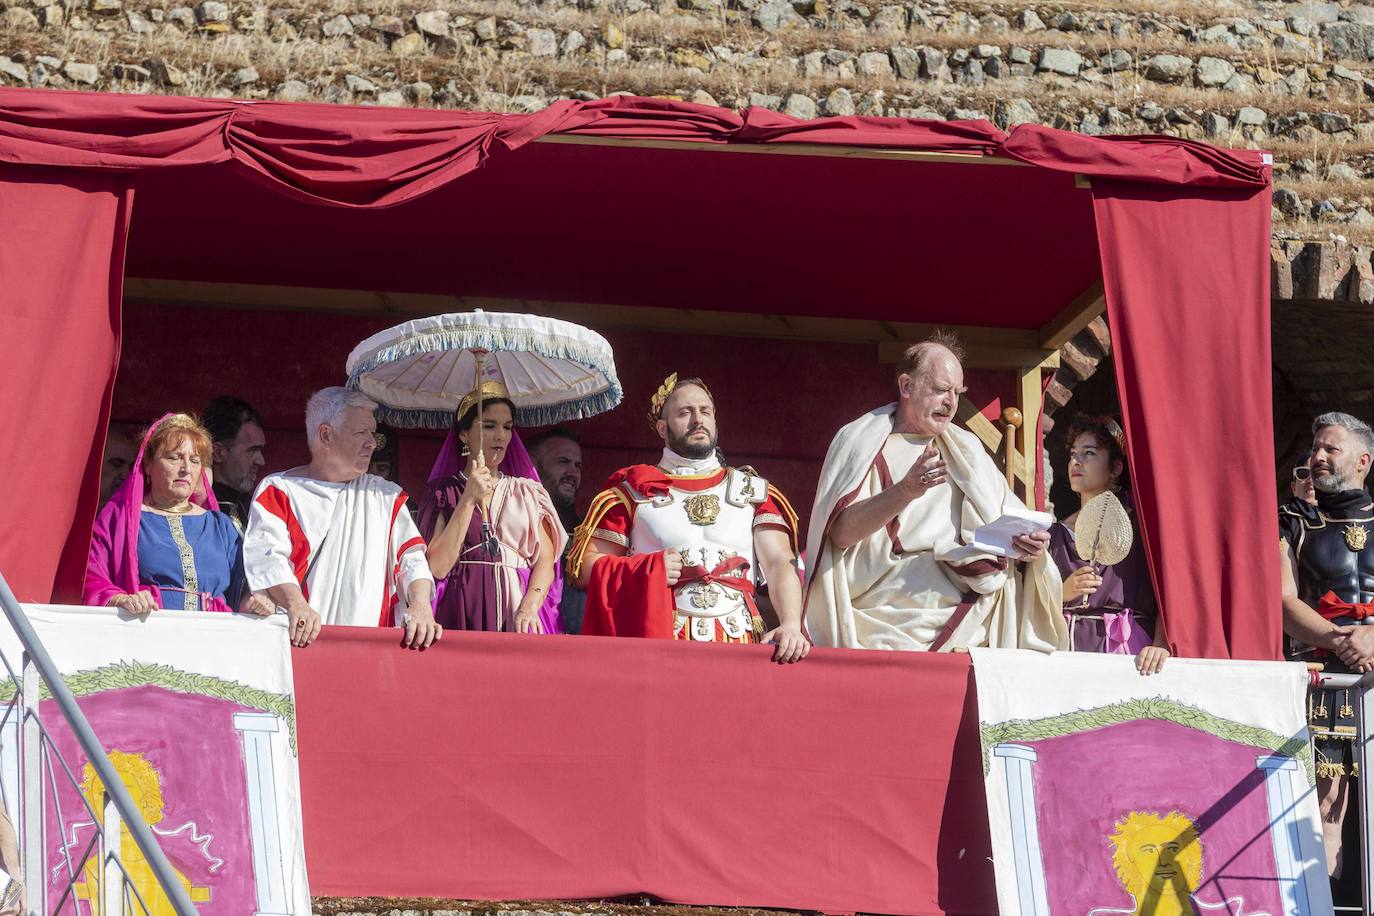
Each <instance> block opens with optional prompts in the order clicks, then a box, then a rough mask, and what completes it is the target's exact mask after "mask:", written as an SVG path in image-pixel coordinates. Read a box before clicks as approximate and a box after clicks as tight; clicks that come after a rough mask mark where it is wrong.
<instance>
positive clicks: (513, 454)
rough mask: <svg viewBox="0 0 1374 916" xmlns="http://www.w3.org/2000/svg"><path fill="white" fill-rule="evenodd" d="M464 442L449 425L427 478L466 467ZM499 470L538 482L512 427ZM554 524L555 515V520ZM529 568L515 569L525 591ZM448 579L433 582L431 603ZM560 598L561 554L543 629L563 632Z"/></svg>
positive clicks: (536, 472)
mask: <svg viewBox="0 0 1374 916" xmlns="http://www.w3.org/2000/svg"><path fill="white" fill-rule="evenodd" d="M462 449H463V444H462V442H460V441H459V439H458V434H457V433H456V432H454V430H453V427H452V425H450V426H449V430H448V437H447V438H445V439H444V445H443V448H441V449H439V457H438V458H436V459H434V467H433V469H432V470H430V472H429V479H430V480H443V479H445V478H448V477H453V476H454V475H456V474H458V473H460V472H461V471H462V470H463V469H464V468H466V467H467V459H466V458H464V457H463V454H462ZM498 470H499V471H500V472H501V473H502V474H505V475H507V476H508V477H524V478H526V479H528V480H533V481H534V482H535V483H539V469H538V468H536V467H535V466H534V459H533V458H531V457H530V453H529V451H528V450H526V448H525V443H524V442H522V441H521V440H520V434H519V433H518V432H516V431H515V430H512V431H511V437H510V444H509V445H507V446H506V457H504V458H502V459H501V466H500V467H499V468H498ZM554 521H555V524H557V519H555V520H554ZM531 572H533V570H532V569H517V570H516V574H517V575H518V576H519V577H520V589H521V591H524V590H525V589H527V588H529V585H530V573H531ZM446 581H447V580H443V581H437V582H435V583H434V588H435V594H434V603H435V604H436V605H437V604H438V603H439V598H440V596H442V595H443V593H444V585H445V582H446ZM562 600H563V563H562V560H561V558H559V559H556V560H555V561H554V564H553V582H552V583H551V584H550V585H549V593H548V595H547V596H546V597H545V598H544V603H543V605H541V606H540V608H539V621H540V622H541V623H542V624H543V625H544V632H545V633H562V632H563V618H562V616H561V615H560V614H559V612H558V606H559V604H561V603H562Z"/></svg>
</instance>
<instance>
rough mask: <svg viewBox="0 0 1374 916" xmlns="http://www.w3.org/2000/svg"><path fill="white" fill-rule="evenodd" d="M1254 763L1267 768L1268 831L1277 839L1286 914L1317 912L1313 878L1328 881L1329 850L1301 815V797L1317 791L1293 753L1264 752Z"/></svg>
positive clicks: (1300, 915) (1298, 915)
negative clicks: (1290, 754)
mask: <svg viewBox="0 0 1374 916" xmlns="http://www.w3.org/2000/svg"><path fill="white" fill-rule="evenodd" d="M1255 767H1256V768H1257V769H1260V770H1263V771H1264V789H1265V793H1266V794H1267V796H1268V799H1269V835H1270V836H1271V837H1273V839H1274V861H1275V862H1276V863H1278V880H1279V893H1280V894H1281V896H1282V897H1283V912H1284V913H1285V914H1287V916H1309V914H1311V913H1313V912H1316V910H1315V908H1314V905H1313V901H1312V899H1311V897H1310V894H1311V890H1312V884H1313V882H1322V883H1325V882H1326V880H1327V879H1326V850H1325V848H1324V847H1323V845H1322V838H1321V834H1320V833H1319V832H1318V830H1317V828H1316V826H1315V825H1314V824H1311V823H1309V822H1308V821H1306V820H1304V819H1303V818H1301V817H1299V816H1298V804H1299V800H1300V799H1301V798H1302V797H1303V796H1304V795H1306V794H1307V793H1309V792H1312V791H1314V790H1313V789H1312V788H1311V787H1310V786H1308V785H1307V779H1306V778H1305V776H1304V775H1303V773H1302V771H1301V769H1300V768H1299V766H1298V762H1297V761H1296V760H1294V759H1293V758H1292V757H1279V756H1273V755H1263V756H1261V757H1258V758H1256V760H1255Z"/></svg>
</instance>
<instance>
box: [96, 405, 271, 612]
mask: <svg viewBox="0 0 1374 916" xmlns="http://www.w3.org/2000/svg"><path fill="white" fill-rule="evenodd" d="M209 462H210V434H209V433H207V432H206V431H205V429H204V428H203V427H202V426H201V425H200V424H199V423H198V422H196V420H195V418H194V417H191V416H189V415H188V414H184V413H179V414H167V415H165V416H164V417H162V419H160V420H158V421H157V422H156V423H154V424H153V425H152V426H151V427H150V428H149V429H148V432H147V433H146V434H145V436H144V438H143V445H142V447H141V448H140V449H139V452H138V455H137V457H136V458H135V460H134V466H133V470H132V471H130V472H129V476H128V477H127V478H126V479H125V480H124V483H122V484H121V485H120V487H119V489H118V490H116V491H115V494H114V496H112V497H111V498H110V501H109V502H108V503H106V504H105V505H104V507H103V508H102V509H101V510H100V513H99V514H98V515H97V516H96V520H95V527H94V529H93V531H92V532H91V550H90V554H89V557H88V559H87V563H86V583H85V588H84V590H83V592H84V594H83V600H84V601H85V603H86V604H89V605H109V606H112V607H117V608H119V609H120V610H122V611H125V612H127V613H130V614H137V615H143V614H147V613H149V612H150V611H153V610H154V609H157V608H164V609H167V610H178V611H181V610H187V611H231V610H238V611H241V612H244V613H250V614H257V615H262V616H266V615H269V614H272V613H273V612H274V611H275V608H273V606H272V603H271V602H270V601H268V600H267V599H266V598H264V597H261V596H257V595H253V594H251V593H249V592H248V589H247V587H246V585H245V580H244V575H243V539H242V536H241V535H240V534H239V533H238V529H237V528H235V527H234V523H233V522H232V521H230V519H229V517H228V516H227V515H224V514H222V513H221V512H219V511H218V509H219V506H218V504H217V503H216V502H215V497H214V493H213V492H212V491H211V488H210V483H209V478H208V477H207V476H206V470H205V469H206V466H207V465H208V464H209Z"/></svg>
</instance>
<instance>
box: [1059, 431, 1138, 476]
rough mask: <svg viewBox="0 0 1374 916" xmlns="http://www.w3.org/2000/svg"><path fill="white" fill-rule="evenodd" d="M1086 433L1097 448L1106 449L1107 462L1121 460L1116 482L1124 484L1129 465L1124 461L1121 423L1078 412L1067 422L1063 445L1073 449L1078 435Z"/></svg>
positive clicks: (1124, 449) (1123, 435)
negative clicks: (1095, 443)
mask: <svg viewBox="0 0 1374 916" xmlns="http://www.w3.org/2000/svg"><path fill="white" fill-rule="evenodd" d="M1084 433H1088V434H1089V435H1091V436H1092V437H1093V438H1094V439H1095V440H1097V445H1098V447H1099V448H1105V449H1106V450H1107V460H1108V462H1112V461H1120V462H1121V476H1120V477H1118V478H1117V479H1116V482H1117V483H1118V484H1120V485H1121V486H1125V485H1126V482H1127V478H1128V476H1129V474H1128V471H1129V466H1128V465H1127V463H1126V443H1125V439H1126V437H1125V434H1124V433H1123V432H1122V431H1121V424H1120V423H1118V422H1117V420H1116V418H1115V417H1109V416H1105V415H1104V416H1100V417H1090V416H1088V415H1087V414H1079V415H1078V416H1076V417H1074V418H1073V421H1072V422H1070V423H1069V431H1068V435H1067V436H1066V437H1065V439H1064V445H1065V447H1066V448H1067V449H1068V450H1069V451H1072V450H1073V444H1074V443H1075V442H1077V441H1078V437H1079V436H1081V435H1083V434H1084Z"/></svg>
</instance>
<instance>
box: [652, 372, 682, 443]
mask: <svg viewBox="0 0 1374 916" xmlns="http://www.w3.org/2000/svg"><path fill="white" fill-rule="evenodd" d="M676 387H677V373H676V372H674V373H673V374H672V375H670V376H668V377H667V378H665V379H664V380H663V384H662V385H659V386H658V390H657V391H655V392H654V396H653V397H651V398H649V428H650V429H657V428H658V427H657V426H655V425H654V424H656V423H657V422H658V421H659V419H660V418H661V417H662V416H663V405H664V404H666V403H667V402H668V396H669V395H670V394H672V393H673V389H674V388H676Z"/></svg>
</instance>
